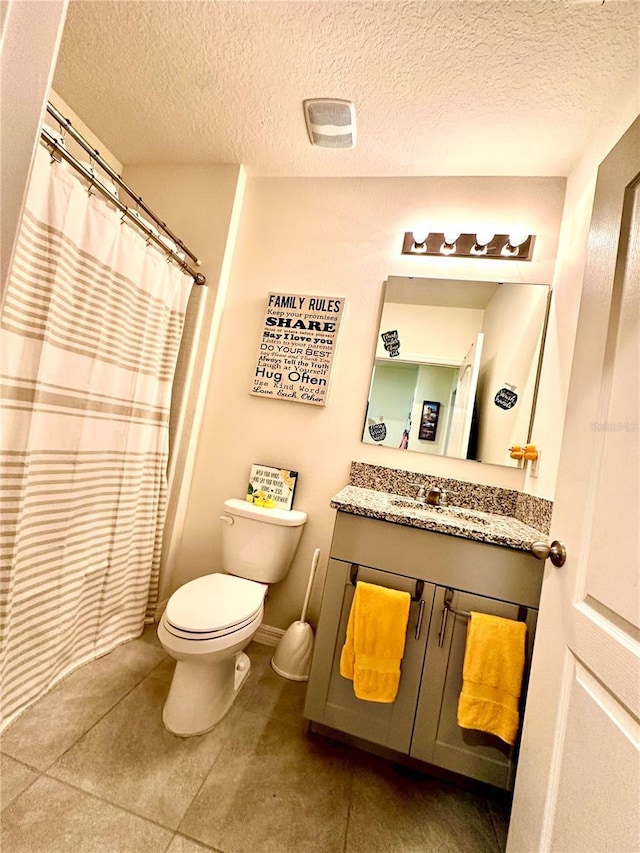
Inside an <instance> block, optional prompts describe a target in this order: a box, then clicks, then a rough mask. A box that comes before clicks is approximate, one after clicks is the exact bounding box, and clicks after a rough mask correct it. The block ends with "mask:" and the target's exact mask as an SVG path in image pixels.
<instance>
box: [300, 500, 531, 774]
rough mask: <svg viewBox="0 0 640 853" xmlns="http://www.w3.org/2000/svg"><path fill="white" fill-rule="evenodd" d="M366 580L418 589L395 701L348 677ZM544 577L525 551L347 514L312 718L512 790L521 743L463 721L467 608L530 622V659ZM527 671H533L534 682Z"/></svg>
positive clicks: (311, 690)
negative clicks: (376, 698) (351, 623)
mask: <svg viewBox="0 0 640 853" xmlns="http://www.w3.org/2000/svg"><path fill="white" fill-rule="evenodd" d="M357 580H363V581H367V582H369V583H375V584H379V585H380V586H385V587H391V588H393V589H400V590H406V591H407V592H409V593H410V594H411V595H412V602H411V608H410V615H409V622H408V627H407V639H406V646H405V654H404V657H403V659H402V666H401V672H402V675H401V678H400V686H399V690H398V695H397V697H396V699H395V701H394V702H392V703H378V702H367V701H364V700H361V699H357V698H356V697H355V695H354V693H353V683H352V682H351V681H350V680H349V679H346V678H343V677H342V676H341V675H340V654H341V651H342V646H343V644H344V641H345V636H346V628H347V620H348V618H349V612H350V609H351V603H352V601H353V595H354V592H355V582H356V581H357ZM541 583H542V565H541V564H540V562H539V561H537V560H536V559H535V558H533V557H532V556H531V555H530V554H528V553H526V552H522V551H515V550H511V549H508V548H503V547H500V546H496V545H489V544H486V543H480V542H474V541H471V540H467V539H462V538H458V537H454V536H447V535H444V534H441V533H432V532H429V531H424V530H420V529H417V528H412V527H406V526H403V525H397V524H392V523H388V522H385V521H379V520H374V519H368V518H363V517H361V516H356V515H351V514H348V513H343V512H339V513H338V515H337V520H336V527H335V531H334V537H333V542H332V549H331V558H330V560H329V566H328V570H327V576H326V581H325V587H324V592H323V598H322V607H321V612H320V619H319V623H318V627H317V632H316V642H315V649H314V656H313V661H312V666H311V673H310V677H309V684H308V689H307V697H306V702H305V708H304V715H305V717H306V718H307V719H309V720H311V721H312V722H316V723H320V724H322V725H323V726H327V727H329V728H331V729H334V730H338V731H340V732H344V733H345V734H348V735H351V736H354V737H357V738H359V739H362V740H365V741H368V742H370V743H373V744H378V745H380V746H383V747H386V748H388V749H392V750H395V751H396V752H400V753H404V754H406V755H410V756H412V757H413V758H415V759H418V760H420V761H425V762H428V763H430V764H432V765H436V766H438V767H442V768H445V769H447V770H451V771H454V772H456V773H460V774H463V775H466V776H469V777H472V778H474V779H478V780H480V781H483V782H488V783H490V784H492V785H495V786H497V787H501V788H507V789H508V788H510V787H511V786H512V782H513V775H514V763H515V761H514V759H515V750H514V748H511V747H509V746H508V745H507V744H505V743H504V742H503V741H501V740H500V739H499V738H497V737H495V736H493V735H488V734H485V733H483V732H478V731H475V730H470V729H461V728H460V727H459V726H458V724H457V706H458V697H459V695H460V690H461V689H462V665H463V660H464V651H465V643H466V633H467V617H466V616H465V615H462V614H464V613H465V612H468V611H469V610H476V611H480V612H483V613H492V614H495V615H497V616H504V617H506V618H509V619H521V620H524V621H526V622H527V627H528V630H527V644H528V652H529V653H528V655H527V662H528V660H529V659H530V652H531V647H532V644H533V637H534V633H535V625H536V617H537V606H538V600H539V596H540V586H541ZM454 611H457V613H456V612H454ZM527 669H528V666H527ZM526 676H527V673H526V672H525V684H526ZM523 687H524V685H523ZM523 697H524V689H523Z"/></svg>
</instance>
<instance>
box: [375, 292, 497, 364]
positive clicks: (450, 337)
mask: <svg viewBox="0 0 640 853" xmlns="http://www.w3.org/2000/svg"><path fill="white" fill-rule="evenodd" d="M483 317H484V311H483V310H482V309H481V308H446V307H443V306H439V305H406V304H405V303H403V302H385V305H384V308H383V309H382V320H381V321H380V330H381V331H385V332H386V331H389V330H392V329H397V330H398V336H399V338H400V357H401V358H404V359H407V361H420V360H422V359H427V360H429V359H433V360H434V361H437V362H440V361H442V362H450V363H451V364H461V362H462V360H463V358H464V357H465V355H466V354H467V352H468V350H469V347H470V346H471V344H472V343H473V341H475V339H476V337H477V335H478V332H480V331H482V321H483ZM427 330H428V332H427ZM426 334H428V338H425V335H426ZM376 358H385V359H386V358H389V354H388V353H387V351H386V350H385V348H384V343H383V341H382V338H381V337H380V335H378V336H377V337H376Z"/></svg>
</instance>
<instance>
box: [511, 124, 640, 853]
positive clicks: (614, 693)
mask: <svg viewBox="0 0 640 853" xmlns="http://www.w3.org/2000/svg"><path fill="white" fill-rule="evenodd" d="M639 195H640V118H639V119H637V120H636V121H635V123H634V124H633V125H632V126H631V128H630V129H629V131H627V133H626V134H625V135H624V136H623V138H622V139H621V140H620V142H619V143H618V144H617V145H616V147H615V148H614V149H613V151H612V152H611V153H610V154H609V156H608V157H607V158H606V159H605V160H604V162H603V163H602V165H601V166H600V170H599V172H598V182H597V186H596V195H595V201H594V210H593V218H592V222H591V230H590V234H589V244H588V252H587V265H586V272H585V280H584V291H583V296H582V302H581V306H580V315H579V320H578V335H577V339H576V351H575V356H574V363H573V368H572V373H571V381H570V386H569V398H568V406H567V417H566V423H565V433H564V438H563V445H562V455H561V461H560V470H559V477H558V489H557V493H556V500H555V503H554V511H553V522H552V538H553V539H559V540H562V541H563V542H564V544H565V545H566V548H567V554H568V557H567V561H566V563H565V565H564V566H563V567H562V568H554V566H552V565H551V563H550V561H547V564H546V569H545V581H544V584H543V590H542V599H541V604H540V615H539V621H538V632H537V635H536V646H535V650H534V655H533V665H532V674H531V682H530V688H529V696H528V700H527V710H526V714H525V720H524V727H523V738H522V749H521V754H520V761H519V765H518V773H517V777H516V786H515V793H514V806H513V813H512V820H511V828H510V833H509V841H508V845H507V850H508V851H510V853H521V851H557V853H573V851H575V853H601V851H611V852H612V853H627V851H628V853H631V851H633V853H637V851H638V850H640V808H639V805H640V760H639V759H640V749H639V744H640V723H639V719H640V614H639V611H640V590H639V586H638V562H639V556H638V544H639V539H638V526H639V509H640V506H639V501H638V486H639V478H640V465H639V461H640V460H639V452H638V444H639V441H638V440H639V438H640V434H639V433H638V397H639V393H640V377H639V375H638V363H639V354H640V352H639V348H640V337H639V325H640V199H639ZM549 416H550V417H551V416H552V414H551V413H549Z"/></svg>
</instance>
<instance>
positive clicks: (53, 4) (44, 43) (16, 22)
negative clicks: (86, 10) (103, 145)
mask: <svg viewBox="0 0 640 853" xmlns="http://www.w3.org/2000/svg"><path fill="white" fill-rule="evenodd" d="M67 3H68V0H49V2H47V3H25V2H21V1H20V0H10V2H7V3H5V4H4V6H3V9H2V19H1V21H2V28H1V30H0V46H1V48H2V50H1V51H0V77H1V79H2V99H1V102H0V104H1V112H0V125H1V127H2V135H1V139H0V143H1V147H0V188H1V190H0V191H1V194H2V195H1V198H0V210H1V212H2V215H1V218H0V304H1V302H2V299H4V291H5V282H6V278H7V274H8V272H9V265H10V263H11V258H12V256H13V250H14V246H15V242H16V237H17V235H18V227H19V222H20V219H21V218H22V210H23V207H24V201H25V197H26V192H27V186H28V182H29V176H30V175H31V168H32V165H33V158H34V156H35V151H36V146H37V144H38V137H39V132H40V123H41V121H42V116H43V114H44V109H45V105H46V100H47V95H48V94H49V88H50V86H51V80H52V78H53V69H54V67H55V62H56V59H57V56H58V48H59V46H60V39H61V38H62V30H63V27H64V21H65V18H66V14H67Z"/></svg>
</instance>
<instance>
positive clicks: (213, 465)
mask: <svg viewBox="0 0 640 853" xmlns="http://www.w3.org/2000/svg"><path fill="white" fill-rule="evenodd" d="M563 197H564V180H563V179H559V178H558V179H554V178H548V179H545V178H542V179H539V178H538V179H533V178H531V179H530V178H497V179H496V178H414V179H405V178H402V179H400V178H395V179H381V178H378V179H375V178H372V179H329V180H322V179H295V178H289V179H276V178H250V179H249V180H248V184H247V190H246V195H245V202H244V207H243V211H242V216H241V222H240V230H239V234H238V243H237V250H236V253H235V255H234V258H233V263H232V268H231V276H230V281H229V290H228V294H227V298H226V301H225V304H224V309H223V314H222V323H221V327H220V336H219V341H218V345H217V349H216V354H215V359H214V364H213V371H212V376H211V382H210V385H209V388H208V391H207V398H206V403H205V411H204V418H203V428H202V432H201V435H200V436H199V440H198V449H197V457H196V458H197V461H196V466H195V472H194V479H193V482H192V485H191V489H190V496H189V502H188V507H187V512H186V516H185V523H184V530H183V535H182V540H181V544H180V548H179V550H178V551H177V553H176V559H175V561H174V563H173V565H172V570H173V577H172V580H171V584H172V586H173V587H175V586H178V585H179V584H181V583H183V582H185V581H186V580H189V579H190V578H192V577H195V576H198V575H200V574H203V573H205V572H208V571H211V570H212V568H215V566H216V565H218V564H219V559H220V522H219V521H218V515H219V513H220V511H221V508H222V503H223V501H224V499H225V498H226V497H229V496H240V495H242V494H243V492H244V490H245V488H246V482H247V476H248V471H249V467H250V465H251V464H252V463H253V462H260V463H263V464H267V465H269V464H270V465H279V466H283V467H287V468H292V469H295V470H298V471H299V472H300V477H299V485H298V491H297V493H296V507H298V508H300V509H304V510H306V511H307V512H308V513H309V522H308V524H307V527H306V530H305V532H304V534H303V538H302V541H301V544H300V548H299V550H298V555H297V557H296V559H295V562H294V565H293V567H292V571H291V572H290V575H289V577H288V578H286V579H285V581H283V582H282V583H281V584H279V585H278V586H277V587H274V588H273V589H272V590H271V591H270V595H269V600H268V602H267V610H266V614H265V623H266V624H268V625H273V626H276V627H280V628H284V627H287V625H288V624H289V623H290V622H291V621H292V620H293V619H296V618H298V617H299V609H300V607H301V604H302V599H303V595H304V589H305V586H306V581H307V576H308V570H309V565H310V561H311V556H312V554H313V550H314V549H315V548H316V547H319V548H320V549H321V551H322V557H321V563H320V568H321V571H320V573H319V574H320V578H319V579H318V582H317V584H316V588H315V592H314V595H313V597H312V602H311V615H312V617H315V614H316V613H317V606H318V602H319V596H320V590H321V586H322V577H321V575H322V569H324V568H325V567H326V561H327V556H328V551H329V545H330V541H331V533H332V528H333V520H334V515H335V513H334V511H333V510H332V509H331V508H330V505H329V501H330V498H331V495H332V494H334V493H335V492H337V491H338V490H339V489H340V488H341V487H342V486H343V485H345V483H346V482H347V478H348V475H349V466H350V463H351V461H352V460H354V459H356V460H361V461H368V462H375V463H379V464H385V465H389V466H392V467H393V466H397V467H401V468H405V467H407V468H408V467H410V468H411V469H412V470H414V471H418V470H419V471H422V472H426V473H433V474H434V475H435V474H442V475H450V476H453V477H460V478H463V479H467V480H471V481H475V482H483V483H489V484H495V485H504V486H511V487H514V488H518V487H519V486H521V485H522V481H523V474H522V472H521V471H517V470H511V469H507V468H502V467H496V466H482V465H480V464H478V463H473V462H466V461H462V460H450V459H446V458H440V457H425V456H422V455H420V454H406V453H405V452H404V451H401V450H392V449H390V448H389V449H385V448H379V447H370V446H367V445H364V444H362V443H361V441H360V438H361V430H362V423H363V417H364V413H365V409H366V401H367V392H368V388H369V379H370V371H371V361H372V358H373V354H374V352H375V346H376V340H375V339H376V335H377V328H378V320H379V316H380V299H381V291H382V283H383V281H384V280H385V279H386V278H387V276H388V275H415V276H425V277H436V278H442V277H445V276H449V277H451V278H464V279H470V280H476V279H493V280H500V279H501V278H503V277H505V262H500V261H487V260H484V261H482V260H478V261H476V260H471V259H469V260H467V259H465V260H463V259H453V258H448V259H441V258H415V257H403V256H402V255H401V254H400V247H401V244H402V235H403V232H404V231H406V230H409V229H410V228H411V226H412V223H414V222H416V221H419V220H420V219H421V218H424V215H425V212H426V211H429V212H430V214H431V215H432V216H434V217H435V216H436V215H437V216H439V217H441V221H443V222H448V221H451V220H456V221H460V220H463V221H464V223H467V222H468V223H469V226H468V227H471V226H472V223H474V222H478V221H486V220H487V219H489V220H491V219H495V222H496V226H501V227H505V226H507V223H509V222H512V221H517V220H522V221H523V222H525V223H527V224H528V226H529V227H530V229H531V231H532V232H533V233H535V234H537V235H538V236H537V242H536V253H535V256H534V260H533V261H532V262H530V263H512V262H509V265H508V277H509V279H510V280H514V281H533V282H540V283H549V282H550V281H551V279H552V275H553V269H554V262H555V255H556V248H557V238H558V231H559V228H560V219H561V213H562V204H563ZM496 230H497V231H500V230H501V229H500V227H496ZM269 291H283V292H291V293H307V294H319V295H326V296H341V297H345V298H346V308H345V312H344V318H343V320H342V325H341V329H340V334H339V338H338V343H337V349H336V355H335V359H334V365H333V371H332V373H333V375H332V379H331V385H330V389H329V398H328V405H327V406H326V407H315V406H307V405H304V404H300V403H292V402H286V401H281V400H268V399H261V398H257V397H254V396H251V395H250V394H249V388H250V386H251V379H252V376H253V371H254V368H255V358H256V352H257V348H258V345H259V334H260V325H261V322H262V319H263V314H264V309H265V301H266V295H267V293H268V292H269ZM558 440H559V437H558ZM409 457H410V458H409Z"/></svg>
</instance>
